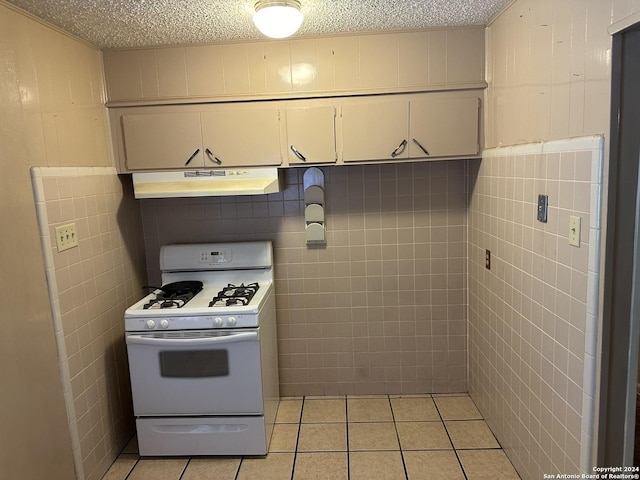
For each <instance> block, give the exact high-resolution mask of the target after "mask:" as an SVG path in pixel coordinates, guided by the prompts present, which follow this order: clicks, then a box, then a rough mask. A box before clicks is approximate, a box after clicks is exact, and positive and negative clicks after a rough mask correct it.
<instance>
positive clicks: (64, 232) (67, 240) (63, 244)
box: [56, 223, 78, 252]
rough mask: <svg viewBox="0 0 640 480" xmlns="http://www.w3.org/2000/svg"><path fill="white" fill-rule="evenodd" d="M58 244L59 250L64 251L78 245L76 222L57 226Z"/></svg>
mask: <svg viewBox="0 0 640 480" xmlns="http://www.w3.org/2000/svg"><path fill="white" fill-rule="evenodd" d="M56 244H57V245H58V252H64V251H65V250H69V249H70V248H73V247H77V246H78V235H77V233H76V224H75V223H68V224H67V225H61V226H59V227H56Z"/></svg>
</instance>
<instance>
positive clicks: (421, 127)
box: [409, 95, 480, 158]
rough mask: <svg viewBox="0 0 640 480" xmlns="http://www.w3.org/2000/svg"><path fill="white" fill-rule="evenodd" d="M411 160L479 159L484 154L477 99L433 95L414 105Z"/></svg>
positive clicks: (411, 121)
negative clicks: (479, 154) (451, 157)
mask: <svg viewBox="0 0 640 480" xmlns="http://www.w3.org/2000/svg"><path fill="white" fill-rule="evenodd" d="M409 108H410V120H409V125H410V142H409V157H411V158H421V157H449V156H457V157H460V156H476V155H478V153H479V152H480V142H479V128H478V127H479V125H478V122H479V109H480V101H479V98H477V97H469V98H452V97H439V96H437V95H429V96H426V97H425V98H424V99H420V100H412V101H411V104H410V107H409Z"/></svg>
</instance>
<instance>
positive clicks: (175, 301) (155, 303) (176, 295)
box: [142, 282, 202, 310]
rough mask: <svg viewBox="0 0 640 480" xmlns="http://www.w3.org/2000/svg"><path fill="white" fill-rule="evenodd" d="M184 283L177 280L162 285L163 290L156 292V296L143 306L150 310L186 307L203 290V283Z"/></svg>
mask: <svg viewBox="0 0 640 480" xmlns="http://www.w3.org/2000/svg"><path fill="white" fill-rule="evenodd" d="M182 283H185V282H182ZM182 283H181V282H176V283H175V284H169V285H167V286H163V287H161V288H160V290H161V291H160V292H158V293H156V296H155V297H154V298H152V299H150V300H149V301H148V302H147V303H145V304H144V305H143V306H142V308H143V309H144V310H148V309H156V308H158V309H165V308H182V307H184V306H185V305H186V304H187V303H188V302H189V300H191V299H192V298H193V297H195V296H196V294H197V293H198V292H200V291H201V290H202V283H201V282H193V283H194V284H193V285H187V286H185V285H182Z"/></svg>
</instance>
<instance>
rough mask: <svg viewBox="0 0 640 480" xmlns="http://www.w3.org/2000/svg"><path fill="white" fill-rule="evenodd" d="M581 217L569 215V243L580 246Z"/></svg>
mask: <svg viewBox="0 0 640 480" xmlns="http://www.w3.org/2000/svg"><path fill="white" fill-rule="evenodd" d="M580 223H581V218H580V217H577V216H575V215H571V216H569V245H573V246H575V247H579V246H580Z"/></svg>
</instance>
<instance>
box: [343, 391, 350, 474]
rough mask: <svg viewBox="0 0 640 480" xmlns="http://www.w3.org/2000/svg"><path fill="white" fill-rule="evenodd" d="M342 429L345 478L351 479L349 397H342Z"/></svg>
mask: <svg viewBox="0 0 640 480" xmlns="http://www.w3.org/2000/svg"><path fill="white" fill-rule="evenodd" d="M344 420H345V422H344V429H345V432H346V436H347V480H350V479H351V450H350V449H349V398H348V397H346V396H345V399H344Z"/></svg>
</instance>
